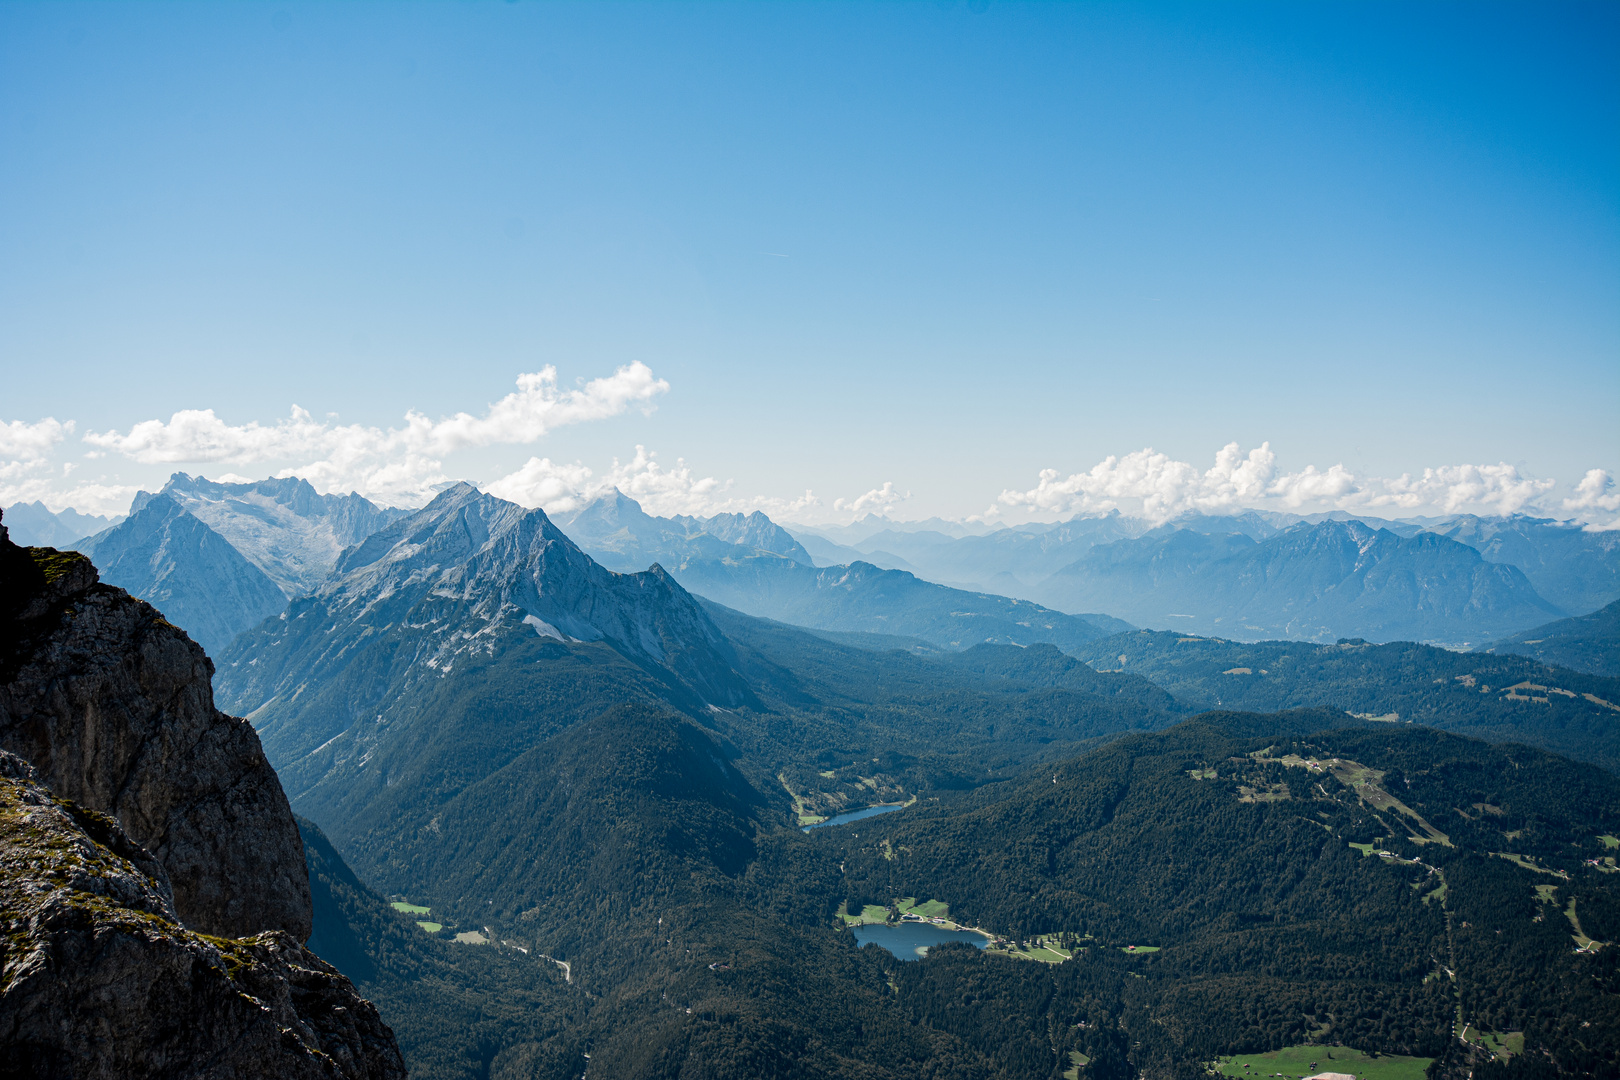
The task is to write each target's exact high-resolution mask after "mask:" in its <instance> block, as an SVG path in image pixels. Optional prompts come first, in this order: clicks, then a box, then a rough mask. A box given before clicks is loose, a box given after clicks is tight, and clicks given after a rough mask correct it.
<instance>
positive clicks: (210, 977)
mask: <svg viewBox="0 0 1620 1080" xmlns="http://www.w3.org/2000/svg"><path fill="white" fill-rule="evenodd" d="M295 835H296V834H295ZM0 924H3V926H4V930H5V934H4V937H3V938H0V1047H3V1048H4V1049H3V1054H0V1074H4V1075H5V1076H7V1077H29V1078H34V1077H38V1078H42V1080H43V1078H47V1077H48V1078H57V1077H72V1078H74V1080H114V1078H117V1080H127V1078H138V1077H154V1078H155V1077H165V1078H173V1080H190V1078H196V1080H203V1078H205V1077H206V1078H215V1077H238V1078H243V1080H253V1078H259V1077H264V1078H270V1077H275V1078H292V1080H304V1078H309V1080H337V1078H354V1080H396V1078H398V1080H403V1078H404V1076H405V1066H404V1062H403V1060H402V1059H401V1057H400V1053H399V1048H398V1046H397V1044H396V1043H395V1041H394V1036H393V1033H392V1032H391V1031H389V1029H388V1028H387V1026H386V1025H384V1024H383V1022H382V1020H381V1018H380V1017H379V1016H378V1015H377V1010H376V1009H375V1008H374V1007H373V1006H372V1005H371V1003H370V1002H368V1001H366V1000H364V999H363V998H361V997H360V996H359V995H358V994H357V993H355V990H354V987H353V985H352V984H351V983H350V982H349V980H348V979H346V978H344V977H343V976H342V975H341V974H339V973H338V971H337V970H336V969H335V968H333V967H331V966H329V965H328V964H326V963H324V962H322V961H321V960H320V959H318V958H317V957H315V956H314V955H313V954H312V953H310V952H308V951H307V950H305V949H304V948H303V947H302V946H301V945H299V943H298V942H297V941H296V940H294V939H293V938H292V937H291V936H290V935H288V934H287V933H285V932H283V931H277V930H273V931H268V932H265V933H261V934H257V935H255V936H252V937H246V938H242V939H238V940H231V939H227V938H217V937H205V936H203V935H201V934H198V933H196V932H194V931H192V930H188V929H187V928H185V927H184V926H182V925H181V924H180V921H179V918H178V916H177V915H176V911H175V905H174V903H173V901H172V897H171V894H170V890H169V886H168V882H167V881H166V880H165V877H164V870H163V867H162V865H161V864H159V863H158V862H157V861H156V860H155V859H153V858H152V857H151V856H150V855H149V854H148V853H147V852H145V851H144V850H142V849H141V848H140V847H139V846H138V845H136V844H134V843H133V842H132V841H131V840H130V839H129V837H128V836H127V835H126V834H125V833H124V830H123V829H122V828H120V827H119V824H118V822H116V821H115V820H113V819H112V818H110V817H108V816H106V815H104V814H99V813H96V812H94V811H89V810H85V809H82V808H81V807H79V806H77V805H75V804H74V803H72V802H69V801H67V800H64V799H60V798H57V797H56V796H54V795H53V794H52V793H51V791H50V790H49V789H48V788H46V787H45V786H44V785H42V784H40V783H39V782H38V781H37V778H36V777H35V774H34V770H33V769H32V768H31V767H30V766H29V765H28V764H27V763H26V762H24V761H22V760H21V759H20V758H18V757H15V756H13V755H11V754H7V753H5V752H3V751H0Z"/></svg>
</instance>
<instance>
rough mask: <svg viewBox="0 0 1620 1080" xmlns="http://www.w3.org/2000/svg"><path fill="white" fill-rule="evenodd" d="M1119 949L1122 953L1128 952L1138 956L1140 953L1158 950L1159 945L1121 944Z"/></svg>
mask: <svg viewBox="0 0 1620 1080" xmlns="http://www.w3.org/2000/svg"><path fill="white" fill-rule="evenodd" d="M1119 951H1120V952H1122V953H1129V954H1130V955H1132V956H1139V955H1141V954H1142V953H1150V952H1158V951H1159V946H1157V945H1121V946H1120V947H1119Z"/></svg>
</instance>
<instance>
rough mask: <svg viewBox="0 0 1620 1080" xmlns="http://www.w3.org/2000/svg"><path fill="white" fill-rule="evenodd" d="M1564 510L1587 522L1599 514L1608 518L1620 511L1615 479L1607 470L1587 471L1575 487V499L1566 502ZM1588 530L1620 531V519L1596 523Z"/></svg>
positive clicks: (1618, 491) (1619, 495) (1618, 493)
mask: <svg viewBox="0 0 1620 1080" xmlns="http://www.w3.org/2000/svg"><path fill="white" fill-rule="evenodd" d="M1564 509H1565V510H1567V511H1569V512H1571V513H1572V514H1575V515H1578V516H1580V517H1583V518H1586V519H1587V520H1591V519H1592V518H1594V517H1597V516H1598V515H1599V514H1603V515H1604V516H1607V515H1608V514H1613V513H1615V512H1616V511H1620V490H1616V489H1615V484H1614V477H1612V476H1610V475H1609V473H1608V470H1607V469H1588V470H1586V475H1585V476H1583V477H1581V482H1580V483H1579V484H1576V485H1575V495H1574V497H1573V498H1569V499H1565V500H1564ZM1587 528H1589V529H1592V530H1608V529H1620V518H1615V519H1613V520H1612V521H1607V522H1602V521H1594V522H1592V524H1590V525H1588V526H1587Z"/></svg>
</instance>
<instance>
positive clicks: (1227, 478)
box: [984, 443, 1607, 522]
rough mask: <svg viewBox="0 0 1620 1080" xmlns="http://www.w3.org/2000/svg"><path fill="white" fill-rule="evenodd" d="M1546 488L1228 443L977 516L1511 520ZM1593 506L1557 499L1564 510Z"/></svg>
mask: <svg viewBox="0 0 1620 1080" xmlns="http://www.w3.org/2000/svg"><path fill="white" fill-rule="evenodd" d="M1594 471H1598V470H1594ZM1592 475H1593V474H1592V473H1588V474H1587V477H1588V479H1587V480H1585V481H1583V482H1582V484H1583V487H1582V488H1581V489H1580V490H1582V491H1586V490H1589V489H1590V490H1591V491H1592V492H1593V495H1592V496H1591V498H1592V499H1601V498H1603V497H1604V496H1603V491H1605V490H1606V488H1603V486H1602V484H1603V481H1602V480H1593V479H1592ZM1606 477H1607V474H1604V478H1605V479H1606ZM1555 486H1556V484H1555V481H1552V480H1538V479H1534V478H1531V477H1527V476H1524V475H1522V474H1521V473H1520V472H1519V470H1518V469H1517V468H1516V467H1514V466H1512V465H1508V464H1506V463H1505V462H1504V463H1501V464H1497V465H1446V466H1441V467H1439V468H1432V469H1425V470H1423V473H1422V474H1421V475H1420V476H1417V477H1413V476H1412V475H1411V474H1402V475H1401V476H1398V477H1393V478H1385V477H1357V476H1355V475H1354V474H1353V473H1351V472H1350V471H1349V470H1348V469H1346V468H1345V467H1344V466H1343V465H1334V466H1332V467H1330V468H1328V469H1326V470H1322V469H1318V468H1317V467H1316V466H1315V465H1308V466H1306V467H1305V468H1304V469H1301V470H1300V471H1298V472H1291V473H1283V472H1279V471H1278V469H1277V463H1276V454H1275V453H1274V452H1273V451H1272V449H1271V444H1270V443H1262V444H1261V445H1260V446H1259V447H1258V448H1256V449H1254V450H1251V451H1249V452H1248V454H1246V455H1245V454H1243V453H1242V450H1241V448H1240V447H1239V445H1238V444H1237V443H1229V444H1228V445H1226V446H1225V447H1222V448H1221V450H1220V451H1219V452H1218V453H1217V454H1216V455H1215V463H1214V465H1213V466H1212V467H1211V468H1209V469H1207V470H1204V471H1202V472H1200V471H1199V470H1198V469H1197V468H1196V467H1195V466H1193V465H1191V464H1189V463H1187V462H1184V461H1176V460H1174V459H1173V458H1171V457H1170V456H1169V455H1167V454H1161V453H1158V452H1156V451H1155V450H1153V449H1152V448H1151V447H1149V448H1147V449H1143V450H1138V451H1136V452H1135V453H1131V454H1126V455H1124V456H1123V457H1116V456H1112V455H1111V456H1109V457H1107V458H1104V459H1103V460H1102V461H1100V462H1098V463H1097V464H1096V465H1094V466H1093V467H1092V468H1091V469H1090V470H1088V471H1086V472H1080V473H1073V474H1071V475H1069V476H1063V475H1062V474H1061V473H1060V472H1058V470H1056V469H1043V470H1042V471H1041V473H1040V474H1039V476H1038V477H1037V481H1036V485H1035V486H1034V487H1033V488H1030V489H1029V490H1027V491H1016V490H1010V491H1004V492H1002V494H1001V497H1000V499H999V504H1000V505H999V506H993V507H991V508H990V510H988V511H986V513H985V515H984V516H986V517H990V516H994V515H996V514H998V513H1000V512H1001V511H1000V508H1001V507H1009V508H1014V509H1020V510H1024V511H1026V512H1031V513H1041V512H1044V513H1048V514H1060V515H1064V514H1075V513H1096V512H1104V511H1108V510H1116V509H1117V510H1120V511H1121V512H1124V513H1130V514H1136V515H1139V516H1141V517H1143V518H1146V519H1147V520H1149V521H1153V522H1164V521H1168V520H1170V519H1171V518H1173V517H1175V516H1177V515H1178V514H1183V513H1186V512H1188V511H1201V512H1204V513H1230V512H1233V511H1236V510H1239V509H1243V508H1256V509H1267V508H1271V509H1287V510H1290V511H1299V510H1329V509H1341V510H1362V511H1365V510H1372V509H1395V510H1401V511H1407V512H1413V511H1427V512H1431V513H1439V514H1455V513H1461V512H1464V511H1476V512H1481V513H1487V514H1513V513H1518V512H1520V511H1522V510H1526V509H1531V508H1533V507H1535V505H1536V504H1537V502H1538V500H1540V499H1542V498H1543V497H1544V496H1546V495H1547V494H1548V493H1549V492H1551V491H1552V490H1553V488H1554V487H1555ZM1601 505H1602V504H1601V503H1600V502H1588V503H1580V504H1579V505H1578V506H1577V505H1576V503H1575V501H1572V500H1566V501H1565V506H1566V508H1570V509H1590V508H1599V507H1601Z"/></svg>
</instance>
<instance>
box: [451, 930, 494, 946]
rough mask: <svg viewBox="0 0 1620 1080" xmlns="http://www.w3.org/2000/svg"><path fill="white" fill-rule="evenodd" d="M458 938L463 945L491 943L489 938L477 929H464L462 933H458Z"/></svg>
mask: <svg viewBox="0 0 1620 1080" xmlns="http://www.w3.org/2000/svg"><path fill="white" fill-rule="evenodd" d="M456 940H457V941H459V942H461V943H462V944H463V945H488V944H489V938H487V937H485V936H484V935H483V934H481V933H479V932H478V931H477V930H463V931H462V932H461V933H459V934H457V935H456Z"/></svg>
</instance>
